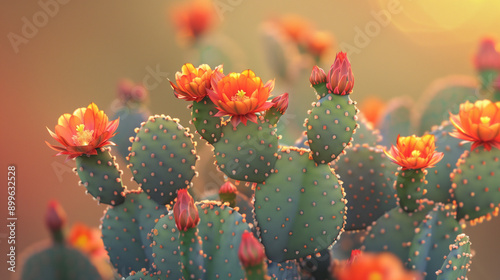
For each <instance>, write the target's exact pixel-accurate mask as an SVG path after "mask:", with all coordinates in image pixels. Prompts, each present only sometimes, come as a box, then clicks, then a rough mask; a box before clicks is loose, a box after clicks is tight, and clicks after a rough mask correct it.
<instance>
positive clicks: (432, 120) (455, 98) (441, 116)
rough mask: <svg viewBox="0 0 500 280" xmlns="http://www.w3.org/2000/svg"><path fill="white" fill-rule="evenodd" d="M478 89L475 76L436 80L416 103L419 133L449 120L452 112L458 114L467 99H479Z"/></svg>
mask: <svg viewBox="0 0 500 280" xmlns="http://www.w3.org/2000/svg"><path fill="white" fill-rule="evenodd" d="M476 91H477V82H476V81H475V79H474V78H473V77H468V76H450V77H446V78H443V79H440V80H437V81H435V82H434V83H433V84H431V85H430V86H429V88H428V89H427V90H426V92H425V93H424V94H423V95H422V97H421V99H420V100H419V102H418V105H416V106H417V110H415V114H414V116H415V118H416V123H417V124H418V129H417V134H419V135H422V134H424V133H425V132H426V131H430V130H431V128H432V127H433V126H435V125H439V124H440V123H441V122H442V121H444V120H448V119H449V117H450V112H451V113H452V114H457V113H458V110H459V107H460V104H461V103H464V102H465V101H466V100H469V101H472V102H474V101H475V100H477V97H476ZM396 131H397V130H396Z"/></svg>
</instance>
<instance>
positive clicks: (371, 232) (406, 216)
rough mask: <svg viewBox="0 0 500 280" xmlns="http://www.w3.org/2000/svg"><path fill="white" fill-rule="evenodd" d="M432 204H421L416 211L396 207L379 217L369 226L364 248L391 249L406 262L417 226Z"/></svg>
mask: <svg viewBox="0 0 500 280" xmlns="http://www.w3.org/2000/svg"><path fill="white" fill-rule="evenodd" d="M431 209H432V205H421V206H420V208H419V210H418V211H416V212H412V213H408V212H405V211H404V210H403V209H401V207H396V208H394V209H392V210H390V211H388V212H386V213H385V214H384V215H383V216H381V217H380V218H378V220H376V221H375V222H374V223H373V224H372V225H371V226H369V227H368V228H367V234H366V237H365V238H364V240H363V245H362V247H361V248H362V249H363V250H365V251H371V252H382V251H389V252H391V253H393V254H395V255H396V256H398V257H399V258H400V259H401V261H403V262H406V261H407V260H408V255H409V253H410V246H411V244H412V241H413V239H414V237H415V228H417V227H418V225H419V224H420V223H421V221H422V220H423V219H424V217H425V216H426V215H427V213H428V212H429V211H430V210H431Z"/></svg>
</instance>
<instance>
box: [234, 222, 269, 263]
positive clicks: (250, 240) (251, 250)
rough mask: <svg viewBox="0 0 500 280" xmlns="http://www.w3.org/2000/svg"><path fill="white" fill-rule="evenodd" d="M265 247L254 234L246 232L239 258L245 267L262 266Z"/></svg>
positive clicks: (243, 235) (242, 239)
mask: <svg viewBox="0 0 500 280" xmlns="http://www.w3.org/2000/svg"><path fill="white" fill-rule="evenodd" d="M265 257H266V255H265V253H264V247H263V246H262V244H261V243H260V242H259V241H258V240H257V239H256V238H255V237H254V236H253V233H251V232H247V231H245V232H244V233H243V234H242V235H241V244H240V248H239V250H238V258H239V259H240V262H241V263H242V264H243V266H244V267H251V266H254V265H258V264H262V262H263V261H264V258H265Z"/></svg>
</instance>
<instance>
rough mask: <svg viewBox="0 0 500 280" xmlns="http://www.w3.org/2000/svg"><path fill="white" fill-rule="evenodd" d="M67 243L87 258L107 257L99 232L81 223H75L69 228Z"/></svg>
mask: <svg viewBox="0 0 500 280" xmlns="http://www.w3.org/2000/svg"><path fill="white" fill-rule="evenodd" d="M68 243H69V244H70V245H72V246H73V247H75V248H77V249H79V250H81V251H82V252H84V253H86V254H88V255H89V256H101V255H107V252H106V249H105V248H104V243H103V241H102V238H101V232H100V231H99V230H98V229H97V228H90V227H88V226H86V225H85V224H82V223H76V224H74V225H73V226H72V227H71V229H70V232H69V236H68Z"/></svg>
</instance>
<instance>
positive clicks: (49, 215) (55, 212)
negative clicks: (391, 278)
mask: <svg viewBox="0 0 500 280" xmlns="http://www.w3.org/2000/svg"><path fill="white" fill-rule="evenodd" d="M45 224H46V225H47V227H48V228H49V229H50V230H51V231H59V230H61V229H62V227H63V226H64V225H65V224H66V212H64V209H63V208H62V206H61V204H59V202H57V200H51V201H49V205H48V209H47V212H46V213H45Z"/></svg>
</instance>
